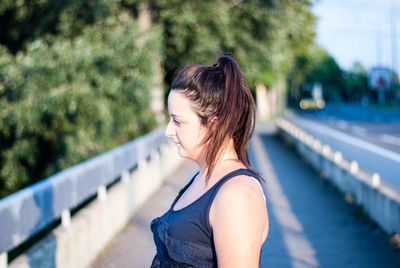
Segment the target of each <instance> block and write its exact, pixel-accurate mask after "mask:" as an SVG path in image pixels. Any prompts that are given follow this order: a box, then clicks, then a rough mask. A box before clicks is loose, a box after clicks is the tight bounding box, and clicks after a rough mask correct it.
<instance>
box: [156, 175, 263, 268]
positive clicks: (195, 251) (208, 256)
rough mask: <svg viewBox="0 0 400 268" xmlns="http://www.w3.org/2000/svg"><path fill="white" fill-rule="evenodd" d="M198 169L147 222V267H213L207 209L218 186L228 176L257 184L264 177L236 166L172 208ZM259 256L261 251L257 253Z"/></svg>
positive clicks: (212, 243) (214, 257)
mask: <svg viewBox="0 0 400 268" xmlns="http://www.w3.org/2000/svg"><path fill="white" fill-rule="evenodd" d="M197 174H198V172H197V173H196V174H195V175H194V176H193V178H192V179H191V180H190V181H189V183H188V184H187V185H186V186H185V187H183V188H182V189H181V190H180V191H179V193H178V195H177V197H176V198H175V200H174V202H173V203H172V205H171V207H170V209H169V210H168V211H167V212H166V213H165V214H163V215H162V216H161V217H157V218H155V219H153V220H152V222H151V225H150V226H151V231H152V232H153V238H154V242H155V244H156V247H157V254H156V255H155V257H154V259H153V261H152V264H151V268H159V267H160V268H164V267H165V268H166V267H168V268H174V267H217V256H216V251H215V246H214V239H213V233H212V228H211V226H210V224H209V219H208V216H209V210H210V206H211V203H212V201H213V199H214V197H215V195H216V194H217V191H218V189H219V188H220V187H221V186H222V185H223V183H225V182H226V181H227V180H229V179H230V178H233V177H235V176H238V175H248V176H252V177H254V178H256V179H257V180H258V181H259V182H260V183H261V181H264V179H263V178H262V177H261V176H259V175H258V174H257V173H255V172H254V171H251V170H249V169H244V168H241V169H237V170H234V171H232V172H230V173H228V174H226V175H225V176H224V177H222V179H220V180H219V181H218V182H217V183H216V184H215V185H213V186H212V187H211V188H210V189H209V190H208V191H207V192H206V193H204V194H203V195H202V196H201V197H199V198H198V199H197V200H195V201H194V202H192V203H191V204H189V205H187V206H186V207H184V208H182V209H180V210H177V211H175V210H173V207H174V205H175V203H176V202H177V201H178V200H179V198H180V197H181V196H182V194H183V193H184V192H185V191H186V189H187V188H189V186H190V185H191V184H192V182H193V181H194V179H195V177H196V176H197ZM260 257H261V252H260Z"/></svg>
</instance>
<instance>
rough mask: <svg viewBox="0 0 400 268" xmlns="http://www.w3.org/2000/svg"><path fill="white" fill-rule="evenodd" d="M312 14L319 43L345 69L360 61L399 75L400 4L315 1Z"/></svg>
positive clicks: (364, 0)
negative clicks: (315, 20)
mask: <svg viewBox="0 0 400 268" xmlns="http://www.w3.org/2000/svg"><path fill="white" fill-rule="evenodd" d="M313 12H314V14H315V15H316V17H317V43H318V44H320V45H321V46H322V47H324V48H325V49H327V50H328V52H329V53H330V54H331V55H332V56H333V57H334V58H335V59H336V61H337V62H338V64H339V65H340V66H341V67H342V68H344V69H349V68H351V66H352V65H353V63H354V62H356V61H358V62H361V63H362V64H363V65H364V66H365V67H366V68H367V69H369V68H371V67H373V66H383V67H389V68H393V69H396V70H397V71H399V66H400V0H315V1H314V5H313ZM392 33H394V34H392ZM392 37H393V38H392ZM392 44H394V45H393V46H392ZM393 48H396V49H393ZM392 55H393V57H392ZM396 55H397V56H396Z"/></svg>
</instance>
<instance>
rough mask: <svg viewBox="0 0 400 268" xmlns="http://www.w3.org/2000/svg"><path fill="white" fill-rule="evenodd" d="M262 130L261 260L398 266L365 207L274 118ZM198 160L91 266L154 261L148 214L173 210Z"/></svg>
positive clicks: (397, 256) (257, 160) (255, 155)
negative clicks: (326, 175)
mask: <svg viewBox="0 0 400 268" xmlns="http://www.w3.org/2000/svg"><path fill="white" fill-rule="evenodd" d="M258 131H259V133H260V134H259V135H258V136H257V137H256V138H255V139H254V143H253V144H252V147H251V153H250V158H251V159H252V162H253V164H254V166H255V167H256V168H257V169H258V170H259V171H260V172H261V173H262V174H263V176H264V178H266V184H265V185H263V188H264V191H265V194H266V198H267V206H268V213H269V222H270V231H269V234H268V238H267V241H266V243H265V244H264V245H263V253H262V256H261V265H260V267H273V268H275V267H277V268H281V267H282V268H285V267H288V268H289V267H295V268H300V267H379V268H381V267H384V268H386V267H387V268H390V267H400V250H399V249H396V248H395V247H394V246H393V245H392V244H390V242H389V239H390V238H389V236H388V235H387V234H386V233H384V232H383V231H382V230H381V229H379V228H378V227H377V226H376V225H374V224H373V223H372V222H371V221H370V220H369V219H368V218H367V217H366V216H365V215H364V214H363V212H362V210H361V209H359V208H357V207H355V206H354V205H350V204H348V203H346V201H345V200H344V198H343V196H342V195H341V194H340V193H339V192H338V191H337V190H336V189H335V188H334V187H333V186H332V185H331V184H329V182H328V181H326V180H324V179H321V178H320V177H319V176H318V174H317V173H316V172H315V171H313V170H312V169H311V168H310V167H309V166H308V165H307V164H306V163H304V162H303V161H302V160H301V159H300V158H299V156H298V155H296V154H295V152H294V151H293V150H291V149H290V148H288V147H286V146H284V145H283V142H282V141H281V140H279V139H278V137H277V136H275V135H274V127H273V126H272V125H263V126H262V127H258ZM195 168H196V166H195V165H194V164H193V162H189V161H185V162H184V163H183V164H182V165H181V166H180V167H179V168H178V169H177V170H176V172H175V174H174V176H171V178H169V179H168V180H166V181H165V182H164V183H163V185H162V186H161V187H160V189H159V190H158V191H157V192H156V193H155V194H154V195H153V196H152V197H151V198H149V200H148V202H146V203H145V204H144V205H143V207H141V208H140V209H139V210H138V211H137V213H136V214H135V215H134V217H133V218H132V219H131V220H130V221H129V223H128V224H127V226H126V228H125V229H124V230H122V231H121V232H120V233H119V234H118V235H117V236H116V238H115V239H114V241H112V242H111V243H110V245H109V246H108V247H107V248H106V249H104V251H103V252H102V253H101V254H100V255H99V257H98V259H97V260H96V261H95V262H93V263H92V265H91V266H90V267H96V268H97V267H100V268H111V267H140V268H141V267H149V266H150V263H151V260H152V259H153V257H154V255H155V251H156V249H155V246H154V244H153V238H152V233H151V231H150V222H151V220H152V219H153V218H155V217H157V216H159V215H161V214H163V213H164V212H165V211H166V210H168V208H169V206H170V205H171V203H172V201H173V199H174V198H175V197H176V195H177V193H178V191H179V190H180V189H181V188H182V187H183V186H184V185H185V183H186V182H187V180H188V179H190V177H191V176H192V175H193V174H194V172H195Z"/></svg>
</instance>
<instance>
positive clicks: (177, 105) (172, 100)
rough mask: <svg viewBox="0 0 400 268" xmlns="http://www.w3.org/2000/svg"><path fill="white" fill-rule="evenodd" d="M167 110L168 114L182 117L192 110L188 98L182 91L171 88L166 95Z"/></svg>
mask: <svg viewBox="0 0 400 268" xmlns="http://www.w3.org/2000/svg"><path fill="white" fill-rule="evenodd" d="M168 110H169V113H170V115H176V116H180V117H183V116H184V115H185V114H187V113H188V112H189V111H190V112H192V107H191V105H190V100H189V99H188V98H186V97H185V95H183V94H182V93H180V92H178V91H176V90H172V91H171V92H170V93H169V95H168Z"/></svg>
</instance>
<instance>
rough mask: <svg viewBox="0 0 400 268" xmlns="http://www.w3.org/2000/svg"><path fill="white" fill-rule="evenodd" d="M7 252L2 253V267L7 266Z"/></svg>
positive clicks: (0, 261)
mask: <svg viewBox="0 0 400 268" xmlns="http://www.w3.org/2000/svg"><path fill="white" fill-rule="evenodd" d="M7 262H8V260H7V252H3V253H0V268H7V265H8V264H7Z"/></svg>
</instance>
